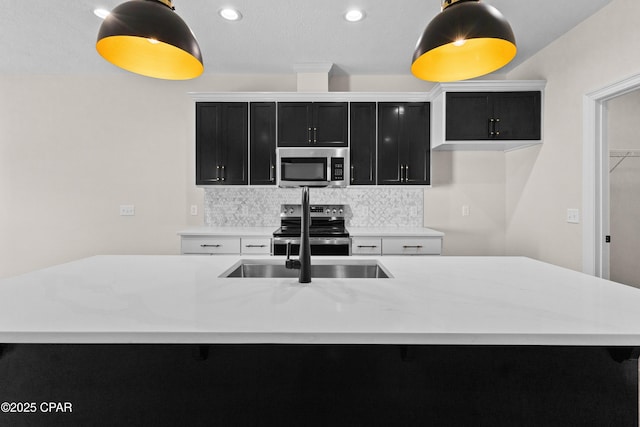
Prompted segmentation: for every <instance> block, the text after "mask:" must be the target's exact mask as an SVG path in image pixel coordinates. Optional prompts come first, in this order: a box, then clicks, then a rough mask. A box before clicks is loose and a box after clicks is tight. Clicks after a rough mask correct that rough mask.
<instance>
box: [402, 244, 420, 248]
mask: <svg viewBox="0 0 640 427" xmlns="http://www.w3.org/2000/svg"><path fill="white" fill-rule="evenodd" d="M402 248H403V249H412V248H413V249H421V248H422V245H403V246H402Z"/></svg>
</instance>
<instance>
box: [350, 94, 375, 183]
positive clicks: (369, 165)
mask: <svg viewBox="0 0 640 427" xmlns="http://www.w3.org/2000/svg"><path fill="white" fill-rule="evenodd" d="M350 108H351V113H350V117H351V121H350V123H351V133H350V135H351V147H350V150H349V155H350V163H351V173H350V177H351V183H350V184H351V185H375V184H376V103H375V102H352V103H351V106H350Z"/></svg>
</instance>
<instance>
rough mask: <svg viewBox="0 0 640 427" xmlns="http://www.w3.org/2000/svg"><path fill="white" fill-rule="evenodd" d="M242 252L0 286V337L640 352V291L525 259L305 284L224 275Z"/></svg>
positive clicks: (403, 260)
mask: <svg viewBox="0 0 640 427" xmlns="http://www.w3.org/2000/svg"><path fill="white" fill-rule="evenodd" d="M244 258H247V257H244ZM244 258H241V257H239V256H169V255H167V256H132V255H129V256H125V255H123V256H96V257H91V258H86V259H82V260H79V261H75V262H71V263H67V264H62V265H59V266H55V267H51V268H47V269H43V270H39V271H35V272H31V273H27V274H24V275H20V276H15V277H12V278H7V279H3V280H0V342H4V343H28V342H34V343H316V344H331V343H338V344H341V343H355V344H463V345H595V346H601V345H606V346H609V345H625V346H640V310H639V309H638V308H639V307H640V290H638V289H635V288H632V287H628V286H624V285H620V284H617V283H613V282H609V281H606V280H602V279H598V278H595V277H591V276H588V275H585V274H582V273H577V272H575V271H571V270H567V269H563V268H560V267H556V266H553V265H550V264H546V263H543V262H539V261H534V260H532V259H528V258H522V257H415V256H414V257H412V256H398V257H380V258H377V260H378V261H379V262H381V263H382V264H383V266H384V267H385V268H386V269H387V270H388V271H389V272H390V273H391V274H392V275H393V278H389V279H313V281H312V283H310V284H307V285H301V284H299V283H298V282H297V280H296V279H248V278H219V277H218V276H219V275H220V274H221V273H223V272H224V271H225V270H227V269H228V268H230V267H231V266H232V265H233V264H234V263H236V262H238V261H239V260H240V259H244ZM250 258H253V259H258V258H257V257H250ZM319 258H322V260H323V262H328V260H332V261H333V260H336V262H338V261H340V260H345V259H348V260H360V259H362V260H364V259H366V260H372V259H376V258H372V257H366V258H365V257H343V258H339V257H335V258H334V257H331V258H326V257H314V258H312V262H313V261H314V260H316V259H318V262H320V260H319ZM263 259H267V260H281V258H280V257H265V258H263Z"/></svg>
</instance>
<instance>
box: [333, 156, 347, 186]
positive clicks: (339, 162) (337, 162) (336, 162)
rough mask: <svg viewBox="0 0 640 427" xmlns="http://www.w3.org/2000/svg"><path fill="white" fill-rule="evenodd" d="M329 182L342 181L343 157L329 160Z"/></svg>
mask: <svg viewBox="0 0 640 427" xmlns="http://www.w3.org/2000/svg"><path fill="white" fill-rule="evenodd" d="M331 181H344V157H332V158H331Z"/></svg>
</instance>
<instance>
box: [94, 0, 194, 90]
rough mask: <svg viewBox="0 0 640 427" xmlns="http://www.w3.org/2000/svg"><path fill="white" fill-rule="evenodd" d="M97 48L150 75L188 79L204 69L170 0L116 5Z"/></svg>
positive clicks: (115, 60) (114, 60)
mask: <svg viewBox="0 0 640 427" xmlns="http://www.w3.org/2000/svg"><path fill="white" fill-rule="evenodd" d="M96 50H97V51H98V53H99V54H100V55H101V56H102V57H103V58H104V59H106V60H107V61H109V62H111V63H112V64H114V65H116V66H118V67H120V68H123V69H125V70H127V71H131V72H133V73H136V74H141V75H144V76H148V77H155V78H159V79H167V80H187V79H192V78H195V77H198V76H199V75H201V74H202V72H203V71H204V65H203V62H202V54H201V53H200V47H199V45H198V42H197V41H196V38H195V37H194V35H193V33H192V32H191V30H190V29H189V27H188V26H187V24H186V23H185V22H184V21H183V20H182V19H181V18H180V17H179V16H178V15H177V14H176V13H175V12H174V11H173V5H172V3H171V1H170V0H130V1H127V2H125V3H122V4H121V5H119V6H117V7H116V8H114V9H113V11H112V12H111V13H110V14H109V16H107V17H106V18H105V20H104V22H103V23H102V26H101V27H100V31H99V32H98V40H97V43H96Z"/></svg>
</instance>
